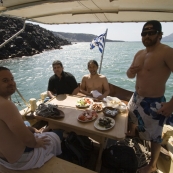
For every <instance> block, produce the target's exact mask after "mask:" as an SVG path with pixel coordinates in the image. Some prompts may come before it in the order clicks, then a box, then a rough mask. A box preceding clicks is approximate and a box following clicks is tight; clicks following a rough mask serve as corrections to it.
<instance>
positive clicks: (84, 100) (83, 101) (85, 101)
mask: <svg viewBox="0 0 173 173" xmlns="http://www.w3.org/2000/svg"><path fill="white" fill-rule="evenodd" d="M90 104H91V100H90V99H88V98H82V99H80V100H78V101H77V106H79V107H87V106H89V105H90Z"/></svg>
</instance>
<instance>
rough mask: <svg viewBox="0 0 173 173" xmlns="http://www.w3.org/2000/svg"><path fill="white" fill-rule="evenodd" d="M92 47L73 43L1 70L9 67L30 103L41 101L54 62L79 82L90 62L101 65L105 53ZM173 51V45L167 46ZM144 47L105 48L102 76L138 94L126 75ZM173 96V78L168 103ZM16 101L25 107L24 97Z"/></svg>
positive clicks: (0, 63)
mask: <svg viewBox="0 0 173 173" xmlns="http://www.w3.org/2000/svg"><path fill="white" fill-rule="evenodd" d="M89 44H90V43H86V42H85V43H73V44H72V45H68V46H63V47H62V49H57V50H50V51H45V52H43V53H41V54H37V55H34V56H30V57H22V58H17V57H16V58H14V59H8V60H2V61H0V66H6V67H8V68H9V69H10V70H11V72H12V73H13V75H14V78H15V81H16V84H17V88H18V90H19V92H20V93H21V94H22V96H23V97H24V99H25V100H26V101H29V99H30V98H36V99H40V94H41V93H42V92H44V91H46V90H47V83H48V79H49V77H50V76H51V75H53V71H52V62H53V61H54V60H61V61H62V63H63V65H64V71H67V72H70V73H72V74H73V75H74V76H75V77H76V80H77V82H81V79H82V77H83V75H85V74H88V70H87V62H88V61H89V60H91V59H95V60H96V61H97V62H98V63H99V64H100V60H101V53H100V52H99V50H98V48H97V47H95V48H94V49H92V50H90V46H89ZM165 44H167V45H169V46H171V47H173V42H167V43H165ZM143 48H144V46H143V44H142V43H141V42H113V43H111V42H108V43H106V46H105V51H104V56H103V62H102V68H101V74H103V75H105V76H106V77H107V78H108V81H109V83H112V84H114V85H117V86H119V87H121V88H124V89H127V90H131V91H134V88H135V79H129V78H128V77H127V76H126V71H127V69H128V68H129V66H130V65H131V62H132V60H133V57H134V55H135V54H136V52H137V51H139V50H140V49H143ZM172 95H173V75H172V74H171V76H170V78H169V80H168V81H167V83H166V93H165V96H166V99H167V100H169V99H170V98H171V97H172ZM12 100H13V101H14V102H15V103H17V102H19V103H20V104H21V106H20V104H16V105H17V106H18V109H19V110H21V109H23V108H24V107H25V104H24V102H23V101H22V100H21V98H20V96H19V95H18V94H17V93H15V94H13V96H12Z"/></svg>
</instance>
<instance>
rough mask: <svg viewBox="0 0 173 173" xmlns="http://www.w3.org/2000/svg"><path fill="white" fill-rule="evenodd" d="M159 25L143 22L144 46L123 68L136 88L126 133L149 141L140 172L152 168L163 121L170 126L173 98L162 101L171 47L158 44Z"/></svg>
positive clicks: (172, 69) (170, 69)
mask: <svg viewBox="0 0 173 173" xmlns="http://www.w3.org/2000/svg"><path fill="white" fill-rule="evenodd" d="M162 34H163V33H162V27H161V24H160V22H159V21H156V20H152V21H148V22H147V23H145V25H144V26H143V30H142V33H141V36H142V42H143V44H144V46H145V47H146V49H143V50H140V51H139V52H137V54H136V55H135V57H134V60H133V62H132V64H131V66H130V68H129V69H128V70H127V76H128V77H129V78H134V77H136V86H135V89H136V91H135V92H134V94H133V96H132V98H131V99H130V101H129V104H128V107H129V131H128V133H127V135H128V136H134V135H135V132H138V134H139V137H140V138H142V139H144V140H149V141H151V160H150V162H149V164H148V165H147V166H145V167H143V168H140V169H139V172H140V173H151V172H154V171H156V169H157V168H156V163H157V160H158V157H159V153H160V148H161V145H160V143H161V141H162V139H161V137H162V129H163V126H164V124H168V125H173V114H172V112H173V106H172V105H173V98H171V100H169V101H168V102H166V99H165V97H164V92H165V85H166V81H167V80H168V78H169V76H170V74H171V72H173V48H171V47H169V46H167V45H165V44H162V43H160V40H161V38H162Z"/></svg>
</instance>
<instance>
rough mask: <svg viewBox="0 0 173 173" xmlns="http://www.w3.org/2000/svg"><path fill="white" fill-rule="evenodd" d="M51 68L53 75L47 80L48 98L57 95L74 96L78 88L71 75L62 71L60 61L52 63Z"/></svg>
mask: <svg viewBox="0 0 173 173" xmlns="http://www.w3.org/2000/svg"><path fill="white" fill-rule="evenodd" d="M52 67H53V71H54V73H55V74H54V75H53V76H51V77H50V79H49V82H48V89H47V95H48V96H49V97H50V98H53V97H54V95H58V94H73V95H76V94H77V93H78V91H79V87H78V84H77V82H76V79H75V77H74V76H73V75H72V74H71V73H68V72H65V71H63V70H64V68H63V65H62V62H61V61H58V60H56V61H54V62H53V63H52Z"/></svg>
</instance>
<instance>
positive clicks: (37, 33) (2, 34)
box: [0, 16, 71, 60]
mask: <svg viewBox="0 0 173 173" xmlns="http://www.w3.org/2000/svg"><path fill="white" fill-rule="evenodd" d="M22 28H23V20H20V19H14V18H7V17H2V16H0V45H1V44H2V43H4V41H5V40H8V39H9V38H10V37H12V36H13V35H14V34H16V33H17V32H19V31H20V30H21V29H22ZM70 44H71V42H69V41H67V40H65V39H62V38H59V37H58V36H55V35H54V34H53V33H52V32H51V31H48V30H46V29H44V28H41V27H40V26H39V25H33V24H32V23H26V26H25V30H24V31H23V32H22V33H21V34H20V35H18V36H17V37H16V38H14V39H13V40H12V41H10V42H9V43H7V44H6V45H5V46H3V47H2V48H0V60H3V59H8V58H14V57H22V56H32V55H34V54H38V53H41V52H43V51H45V50H51V49H61V46H63V45H70Z"/></svg>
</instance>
